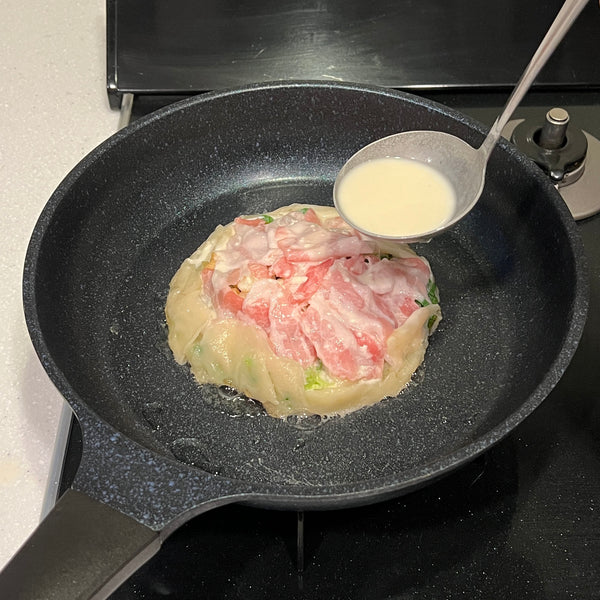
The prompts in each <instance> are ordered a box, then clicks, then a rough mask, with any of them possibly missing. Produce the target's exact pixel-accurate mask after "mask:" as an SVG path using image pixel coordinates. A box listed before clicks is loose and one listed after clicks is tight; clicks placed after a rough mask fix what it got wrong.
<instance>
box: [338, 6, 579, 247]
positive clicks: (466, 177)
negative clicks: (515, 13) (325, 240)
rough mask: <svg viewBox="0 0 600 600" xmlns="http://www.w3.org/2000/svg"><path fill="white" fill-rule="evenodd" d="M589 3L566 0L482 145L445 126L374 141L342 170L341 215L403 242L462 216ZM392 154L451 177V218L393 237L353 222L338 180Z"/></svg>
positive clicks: (427, 234)
mask: <svg viewBox="0 0 600 600" xmlns="http://www.w3.org/2000/svg"><path fill="white" fill-rule="evenodd" d="M586 3H587V0H566V2H565V3H564V4H563V6H562V8H561V9H560V11H559V13H558V15H557V16H556V18H555V20H554V22H553V23H552V25H551V26H550V29H549V30H548V32H547V33H546V35H545V36H544V39H543V40H542V42H541V43H540V45H539V47H538V49H537V50H536V52H535V54H534V55H533V58H532V59H531V61H530V62H529V64H528V65H527V68H526V69H525V71H524V72H523V74H522V75H521V78H520V80H519V82H518V83H517V86H516V87H515V89H514V90H513V92H512V94H511V95H510V97H509V99H508V101H507V103H506V106H505V107H504V110H503V111H502V114H501V115H500V116H499V117H498V118H497V119H496V121H495V123H494V125H493V126H492V128H491V129H490V132H489V133H488V135H487V137H486V138H485V140H484V141H483V143H482V144H481V146H480V147H479V148H477V149H475V148H473V147H472V146H470V145H469V144H468V143H466V142H465V141H463V140H461V139H460V138H458V137H456V136H454V135H451V134H448V133H444V132H441V131H405V132H403V133H398V134H395V135H391V136H388V137H385V138H382V139H380V140H377V141H375V142H372V143H371V144H369V145H368V146H365V147H364V148H362V149H361V150H359V151H358V152H357V153H356V154H354V155H353V156H352V157H351V158H350V159H349V160H348V162H346V164H345V165H344V166H343V167H342V169H341V170H340V172H339V173H338V176H337V178H336V181H335V185H334V189H333V200H334V204H335V206H336V208H337V210H338V212H339V213H340V215H341V216H342V218H344V219H345V220H346V221H347V222H348V223H349V224H350V225H351V226H352V227H354V228H355V229H358V230H359V231H361V232H362V233H365V234H367V235H369V236H371V237H376V238H380V239H388V240H393V241H398V242H402V243H409V242H416V241H425V240H429V239H431V238H432V237H434V236H436V235H438V234H440V233H442V232H444V231H446V230H448V229H449V228H451V227H452V226H453V225H455V224H456V223H457V222H458V221H459V220H460V219H462V218H463V217H464V216H465V215H466V214H467V213H468V212H469V211H470V210H471V209H472V208H473V207H474V206H475V204H476V203H477V200H478V199H479V196H480V195H481V192H482V190H483V186H484V183H485V171H486V166H487V162H488V159H489V157H490V154H491V153H492V150H493V149H494V146H495V145H496V143H497V142H498V139H499V138H500V135H501V133H502V130H503V128H504V126H505V125H506V123H507V122H508V120H509V119H510V117H511V115H512V113H513V112H514V110H515V109H516V107H517V106H518V105H519V103H520V102H521V100H522V99H523V96H524V95H525V93H526V92H527V91H528V89H529V87H530V86H531V84H532V83H533V81H534V79H535V78H536V77H537V75H538V73H539V72H540V70H541V69H542V67H543V66H544V65H545V64H546V61H547V60H548V59H549V58H550V56H551V55H552V53H553V52H554V50H555V49H556V47H557V46H558V44H559V43H560V42H561V40H562V39H563V37H564V35H565V34H566V33H567V31H568V30H569V28H570V27H571V25H572V24H573V22H574V21H575V19H576V18H577V16H578V15H579V13H580V12H581V11H582V10H583V7H584V6H585V4H586ZM390 157H393V158H407V159H412V160H416V161H420V162H422V163H425V164H427V165H429V166H430V167H433V168H434V169H436V170H437V171H438V172H439V173H441V174H442V175H444V176H445V177H446V178H447V179H448V180H449V182H450V183H451V185H452V187H453V188H454V191H455V193H456V203H455V208H454V212H453V214H452V215H451V217H450V219H449V220H446V221H445V222H443V223H442V224H441V225H440V226H438V227H437V228H435V229H432V230H430V231H423V232H419V233H418V234H414V235H410V236H393V235H381V234H378V233H376V232H373V231H369V230H367V229H364V228H363V227H361V224H360V223H358V222H353V221H352V220H350V219H349V218H348V217H347V215H345V214H344V210H343V207H340V202H339V188H340V185H339V184H340V181H341V180H342V179H343V178H344V176H345V175H346V174H348V173H349V171H351V170H352V169H354V168H356V167H357V166H359V165H362V164H363V163H365V162H367V161H371V160H375V159H380V158H390ZM366 201H369V200H366Z"/></svg>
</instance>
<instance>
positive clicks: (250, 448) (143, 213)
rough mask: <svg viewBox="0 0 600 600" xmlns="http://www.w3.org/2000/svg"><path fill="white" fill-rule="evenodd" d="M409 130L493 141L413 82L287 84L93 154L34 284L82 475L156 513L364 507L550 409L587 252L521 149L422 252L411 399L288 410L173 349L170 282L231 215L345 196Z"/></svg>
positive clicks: (29, 287)
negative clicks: (421, 339) (77, 432)
mask: <svg viewBox="0 0 600 600" xmlns="http://www.w3.org/2000/svg"><path fill="white" fill-rule="evenodd" d="M408 129H440V130H443V131H448V132H450V133H454V134H457V135H459V136H460V137H463V138H464V139H466V140H467V141H469V142H471V143H473V144H475V145H478V144H479V143H480V141H481V140H482V139H483V136H484V132H483V131H482V129H481V128H480V127H479V126H478V125H477V124H476V123H474V122H472V121H470V120H469V119H467V118H466V117H463V116H461V115H459V114H457V113H455V112H453V111H451V110H450V109H446V108H444V107H441V106H439V105H436V104H434V103H431V102H429V101H425V100H423V99H418V98H415V97H412V96H409V95H404V94H401V93H396V92H392V91H385V90H381V89H374V88H366V87H362V86H353V85H344V84H339V85H338V84H323V83H310V82H298V83H289V84H287V83H278V84H274V85H260V86H250V87H247V88H243V89H241V90H234V91H227V92H222V93H216V94H208V95H206V96H203V97H198V98H195V99H192V100H189V101H185V102H183V103H180V104H177V105H175V106H172V107H169V108H167V109H165V110H163V111H160V112H159V113H156V114H154V115H152V116H150V117H148V118H146V119H143V120H141V121H139V122H136V123H134V124H133V125H132V126H131V127H130V128H128V129H127V130H124V131H122V132H120V133H118V134H117V135H115V136H114V137H112V138H111V139H110V140H108V141H107V142H106V143H105V144H103V145H102V146H100V147H99V148H98V149H97V150H96V151H94V152H93V153H92V154H91V155H89V156H88V157H87V158H86V159H84V161H83V162H82V163H81V164H80V165H78V167H76V169H75V170H74V171H73V172H72V173H71V174H70V175H69V176H68V177H67V178H66V179H65V181H64V182H63V183H62V184H61V186H60V187H59V189H58V190H57V191H56V193H55V194H54V196H53V197H52V198H51V200H50V201H49V203H48V205H47V207H46V209H45V211H44V213H43V214H42V215H41V217H40V221H39V223H38V225H37V227H36V230H35V232H34V234H33V237H32V241H31V244H30V248H29V252H28V256H27V262H26V268H25V277H24V302H25V309H26V316H27V321H28V325H29V328H30V332H31V336H32V339H33V342H34V345H35V347H36V349H37V351H38V353H39V355H40V357H41V359H42V362H43V363H44V365H45V367H46V369H47V371H48V373H49V374H50V376H51V377H52V379H53V380H54V382H55V383H56V385H57V386H58V387H59V389H60V390H61V392H62V393H63V394H64V395H65V397H66V398H67V400H69V402H70V403H71V404H72V405H73V407H74V408H75V410H76V412H77V413H78V415H79V416H80V418H81V420H82V424H83V430H84V439H85V440H86V449H85V451H84V460H83V462H84V465H83V466H82V469H80V472H79V474H78V477H77V481H76V487H78V488H79V489H82V490H84V491H87V492H88V493H90V494H91V495H93V496H95V497H100V498H101V499H103V500H104V501H106V502H109V503H111V504H113V505H114V506H116V507H118V508H119V509H120V510H123V511H124V512H127V513H129V514H132V515H134V516H136V518H138V519H139V520H142V521H144V522H147V523H148V524H151V525H152V526H158V525H160V524H161V523H163V524H164V523H165V522H167V521H169V520H170V519H172V518H174V517H175V515H176V514H177V512H178V511H181V510H187V509H192V508H193V507H194V506H195V505H196V504H198V505H199V504H201V503H202V502H203V501H205V500H208V499H211V500H214V499H215V498H219V496H222V497H229V496H231V497H234V496H236V494H241V495H242V496H243V498H249V499H250V500H251V501H252V502H255V503H257V504H261V505H264V506H272V507H294V508H301V507H303V508H319V507H323V508H325V507H328V508H329V507H332V506H349V505H352V504H360V503H365V502H371V501H376V500H378V499H383V498H384V497H388V496H390V495H393V494H399V493H403V492H405V491H408V490H409V489H411V488H413V487H415V486H417V485H422V484H423V483H424V482H426V481H428V480H429V479H433V478H434V477H436V476H439V475H441V474H443V473H444V472H446V471H448V470H450V469H452V468H454V467H456V466H458V465H460V464H462V463H463V462H465V461H467V460H469V459H470V458H472V457H474V456H476V455H477V454H478V453H480V452H482V451H484V450H485V449H486V448H488V447H489V446H490V445H492V444H494V443H495V442H496V441H498V440H499V439H501V438H502V437H503V436H505V435H506V434H507V433H508V432H509V431H511V430H512V429H513V428H514V427H515V426H516V425H517V424H518V423H520V422H521V421H522V420H523V419H524V418H525V417H526V416H527V415H528V414H530V413H531V412H532V411H533V410H534V409H535V408H536V407H537V406H538V405H539V403H540V402H541V401H542V400H543V399H544V398H545V397H546V396H547V395H548V393H549V392H550V391H551V390H552V388H553V387H554V385H555V384H556V382H557V381H558V380H559V378H560V376H561V375H562V373H563V371H564V370H565V369H566V367H567V365H568V363H569V361H570V359H571V357H572V355H573V353H574V351H575V348H576V346H577V343H578V340H579V336H580V334H581V330H582V328H583V324H584V321H585V315H586V308H587V283H586V275H585V265H584V264H583V263H584V259H583V253H582V248H581V244H580V241H579V238H578V234H577V231H576V229H575V225H574V223H573V222H572V219H571V217H570V215H569V213H568V211H567V210H566V208H565V206H564V205H563V202H562V200H561V199H560V196H559V195H558V194H557V193H556V192H555V190H554V189H553V188H552V187H551V185H550V184H549V183H547V182H546V181H545V179H544V178H543V177H542V175H541V174H540V172H539V171H538V170H537V168H536V167H534V166H532V164H531V163H530V162H529V161H528V160H526V159H525V158H523V157H522V156H521V155H520V154H519V153H517V152H516V151H515V150H513V149H512V148H511V147H509V146H508V145H507V144H501V145H500V147H498V148H497V149H496V150H495V152H494V154H493V155H492V158H491V161H490V165H489V168H488V178H487V183H486V187H485V190H484V193H483V195H482V198H481V200H480V202H479V204H478V205H477V207H476V208H475V209H474V210H473V211H472V213H471V214H469V215H468V217H467V218H466V219H465V220H464V221H463V222H461V223H460V224H459V225H458V226H457V227H456V228H455V229H454V230H452V231H451V232H448V233H446V234H444V235H442V236H440V237H439V238H436V239H435V240H433V241H432V242H431V243H429V244H425V245H421V246H419V247H417V251H418V252H419V253H421V254H423V255H424V256H426V257H427V258H428V259H429V260H430V262H431V264H432V267H433V270H434V273H435V275H436V278H437V282H438V285H439V288H440V292H441V301H442V309H443V313H444V320H443V321H442V323H441V325H440V327H439V329H438V331H437V332H436V333H435V334H434V336H433V337H432V338H431V343H430V347H429V349H428V352H427V355H426V359H425V363H424V365H423V367H422V368H421V369H420V371H419V373H418V375H417V377H416V380H415V383H414V384H412V385H411V386H410V387H409V388H408V389H407V390H405V391H404V392H403V393H401V394H400V396H399V397H397V398H393V399H386V400H384V401H383V402H381V403H380V404H378V405H376V406H374V407H371V408H367V409H363V410H360V411H357V412H356V413H353V414H351V415H348V416H346V417H344V418H342V419H339V418H338V419H329V420H327V421H324V422H318V420H315V419H307V420H300V421H298V420H295V421H293V422H290V421H282V420H276V419H273V418H271V417H268V416H266V415H265V414H263V413H262V412H261V411H260V409H259V408H258V407H256V406H255V405H253V404H250V403H247V402H246V403H244V402H240V401H238V400H235V399H233V400H232V399H231V398H228V397H226V396H227V394H225V393H224V392H223V391H220V390H216V389H212V388H200V387H199V386H197V385H196V384H195V382H194V381H193V380H192V378H191V376H190V375H189V372H188V370H187V369H186V368H184V367H179V366H178V365H176V364H175V362H174V361H173V359H172V357H171V355H170V353H169V351H168V349H167V346H166V332H165V327H164V317H163V307H164V302H165V299H166V294H167V289H168V284H169V280H170V278H171V276H172V275H173V274H174V273H175V271H176V270H177V268H178V266H179V264H180V263H181V261H182V260H183V259H184V258H185V257H187V256H188V255H189V254H191V253H192V251H193V250H194V249H195V248H196V247H197V246H199V245H200V243H201V242H202V241H203V240H204V239H205V238H206V237H207V235H208V234H209V233H210V232H211V231H212V230H213V229H214V227H215V226H216V225H217V224H219V223H227V222H229V221H231V220H232V219H233V218H234V217H235V216H236V215H238V214H244V213H254V212H263V211H268V210H272V209H274V208H276V207H278V206H281V205H284V204H290V203H292V202H310V203H315V204H332V198H331V193H332V187H333V181H334V179H335V176H336V173H337V171H338V170H339V168H340V167H341V166H342V165H343V163H344V162H345V161H346V160H347V158H348V157H349V156H351V155H352V154H353V153H354V152H355V151H356V150H358V149H359V148H360V147H362V146H364V145H366V144H367V143H369V142H371V141H373V140H375V139H377V138H379V137H383V136H385V135H389V134H391V133H396V132H398V131H403V130H408ZM114 444H117V446H118V447H119V448H120V449H119V450H118V452H117V451H114V450H113V445H114ZM128 453H131V455H129V454H128ZM108 455H111V456H110V457H108ZM138 463H140V464H141V463H146V464H145V466H144V467H140V469H139V470H138V475H135V474H132V472H134V471H135V470H136V466H135V465H136V464H138ZM148 463H151V465H152V467H151V469H150V471H148ZM106 465H109V466H106ZM102 469H104V471H102ZM99 470H100V471H102V472H103V473H105V475H106V474H108V475H106V477H105V476H104V475H102V474H99ZM149 472H151V473H152V475H151V476H149V475H148V473H149ZM174 473H177V475H176V476H175V475H174ZM207 474H208V475H207ZM149 477H150V479H151V481H149V480H148V478H149ZM174 477H176V479H177V481H180V482H182V481H185V482H186V484H185V486H184V487H186V486H187V487H186V490H187V491H185V492H181V490H180V487H181V486H174V485H173V481H174ZM134 480H135V481H138V480H139V481H138V484H135V485H133V481H134ZM144 482H145V483H144ZM196 484H197V485H196ZM128 486H129V488H131V489H130V490H129V491H127V489H128ZM174 487H177V491H178V492H181V494H180V496H181V497H179V496H178V493H174V491H173V490H174ZM133 488H135V489H133ZM203 490H204V491H203ZM208 490H209V491H208ZM203 494H206V495H207V497H202V496H203ZM144 495H148V496H151V497H152V500H151V503H152V505H153V507H154V508H153V509H150V508H148V506H149V505H148V504H144V502H146V501H145V500H144V499H143V496H144ZM134 498H135V500H134ZM148 502H150V501H148ZM140 507H141V508H140Z"/></svg>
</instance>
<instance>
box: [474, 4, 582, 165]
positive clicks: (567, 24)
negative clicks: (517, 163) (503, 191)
mask: <svg viewBox="0 0 600 600" xmlns="http://www.w3.org/2000/svg"><path fill="white" fill-rule="evenodd" d="M587 2H588V0H566V2H565V3H564V4H563V6H562V8H561V9H560V11H559V12H558V15H556V18H555V19H554V22H553V23H552V25H551V26H550V29H548V32H547V33H546V35H545V37H544V39H543V40H542V42H541V44H540V45H539V47H538V49H537V50H536V52H535V54H534V55H533V58H532V59H531V61H530V62H529V64H528V65H527V68H526V69H525V71H523V74H522V75H521V78H520V79H519V81H518V83H517V86H516V87H515V89H514V90H513V92H512V94H511V95H510V97H509V99H508V101H507V102H506V106H505V107H504V110H503V111H502V114H501V115H500V116H499V117H498V118H497V119H496V121H495V122H494V124H493V125H492V128H491V129H490V132H489V133H488V135H487V137H486V138H485V140H484V141H483V144H481V148H480V150H481V151H482V152H483V153H484V155H485V160H486V162H487V160H488V158H489V157H490V154H491V153H492V150H493V149H494V146H495V145H496V143H497V142H498V140H499V139H500V136H501V135H502V130H503V129H504V126H505V125H506V124H507V123H508V120H509V119H510V117H511V116H512V114H513V112H514V111H515V109H516V108H517V106H518V105H519V104H520V103H521V100H522V99H523V96H524V95H525V94H526V93H527V91H528V90H529V88H530V87H531V84H532V83H533V82H534V80H535V78H536V77H537V76H538V73H539V72H540V71H541V70H542V67H543V66H544V65H545V64H546V62H547V61H548V59H549V58H550V56H552V53H553V52H554V50H556V47H557V46H558V44H560V42H561V41H562V39H563V37H564V36H565V34H566V33H567V31H569V29H570V28H571V25H572V24H573V22H574V21H575V19H576V18H577V17H578V16H579V13H580V12H581V11H582V10H583V7H584V6H585V5H586V4H587Z"/></svg>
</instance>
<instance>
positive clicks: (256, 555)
mask: <svg viewBox="0 0 600 600" xmlns="http://www.w3.org/2000/svg"><path fill="white" fill-rule="evenodd" d="M429 96H430V97H433V98H434V99H436V100H438V101H441V102H444V103H446V104H449V105H452V106H454V107H457V108H460V109H461V110H463V111H464V112H467V113H470V114H471V115H472V116H475V117H476V118H478V119H480V120H481V121H483V122H485V123H488V124H491V122H492V121H493V119H494V117H495V115H496V114H497V113H498V111H499V110H500V107H501V105H502V102H503V101H504V95H503V94H499V95H496V94H485V93H478V94H474V93H467V94H455V93H433V94H429ZM173 99H174V98H172V97H166V98H161V97H159V96H154V95H152V96H148V97H143V96H141V97H137V98H136V99H135V101H134V106H133V118H136V117H137V116H141V115H142V114H144V113H146V112H147V111H148V110H154V109H155V108H158V107H159V106H160V105H162V104H164V103H165V102H168V101H172V100H173ZM555 104H561V105H562V106H565V107H566V108H568V109H569V111H570V113H571V118H572V121H573V122H576V123H577V124H578V125H579V126H580V127H582V128H583V129H585V130H587V131H589V132H591V133H592V134H594V135H596V136H600V98H599V97H598V94H597V93H595V92H594V93H592V92H589V93H580V94H574V93H571V94H563V95H560V94H545V93H538V94H530V96H529V97H528V98H527V100H526V102H525V103H524V105H523V106H522V107H521V108H519V111H518V113H517V114H516V117H531V116H534V117H535V116H539V115H540V114H541V115H543V114H544V112H545V111H546V110H547V109H548V108H549V107H551V106H553V105H555ZM579 228H580V231H581V234H582V237H583V240H584V244H585V249H586V254H587V258H588V262H589V271H590V280H591V300H590V310H589V317H588V322H587V325H586V328H585V330H584V334H583V338H582V341H581V343H580V346H579V349H578V351H577V353H576V355H575V357H574V359H573V361H572V363H571V365H570V366H569V368H568V370H567V372H566V374H565V375H564V377H563V378H562V380H561V381H560V382H559V384H558V386H557V387H556V388H555V390H554V391H553V392H552V393H551V394H550V396H549V397H548V398H547V399H546V400H545V401H544V402H543V404H542V405H541V407H540V408H538V409H537V410H536V411H535V412H534V413H533V415H531V416H530V417H529V418H528V419H527V420H526V421H525V422H524V423H522V424H521V425H520V426H519V427H518V428H517V429H515V430H514V431H513V433H512V434H511V435H510V436H509V437H508V438H506V439H505V440H503V441H502V442H501V443H499V444H498V445H496V446H495V447H494V448H492V449H491V450H489V451H488V452H487V453H486V454H484V455H483V456H481V457H479V458H477V459H476V460H474V461H473V462H472V463H470V464H468V465H466V466H465V467H463V468H462V469H460V470H458V471H456V472H455V473H453V474H450V475H448V476H447V477H445V478H444V479H442V480H441V481H438V482H436V483H434V484H432V485H430V486H428V487H426V488H424V489H421V490H418V491H416V492H412V493H410V494H409V495H406V496H403V497H400V498H398V499H395V500H391V501H387V502H384V503H379V504H375V505H372V506H367V507H363V508H355V509H347V510H340V511H328V512H311V513H306V514H305V515H304V520H303V523H304V532H305V533H304V546H303V548H304V550H303V553H304V557H303V559H304V569H303V570H302V571H301V572H299V570H298V568H297V564H298V549H297V520H298V515H297V514H296V513H289V512H278V511H267V510H262V509H256V508H252V507H248V506H240V505H230V506H225V507H222V508H218V509H215V510H212V511H210V512H208V513H205V514H203V515H200V516H198V517H196V518H195V519H193V520H192V521H190V522H188V523H187V524H185V525H184V526H182V527H181V528H180V529H179V530H177V531H176V532H175V533H174V534H173V535H172V536H171V537H170V538H168V539H167V540H166V541H165V543H164V545H163V547H162V548H161V550H160V551H159V553H158V554H157V555H156V556H155V557H154V558H153V559H151V560H150V562H148V563H147V564H146V565H144V566H143V567H142V568H141V569H140V570H139V571H138V572H137V573H135V574H134V575H133V576H132V577H131V578H130V579H129V580H128V581H127V582H126V583H124V584H123V585H122V586H121V587H120V588H119V589H118V590H117V591H116V592H114V593H113V595H112V596H111V598H112V600H130V599H140V600H153V599H159V598H165V597H168V598H182V599H190V598H194V599H196V598H198V599H204V598H207V599H245V600H250V599H253V598H257V599H258V598H274V597H276V598H291V599H306V600H320V599H332V600H334V599H340V600H341V599H346V600H351V599H354V598H356V599H358V598H360V599H365V600H371V599H373V600H384V599H386V600H391V599H398V600H399V599H405V598H406V599H408V598H411V599H413V598H414V599H419V598H458V597H468V598H471V599H484V598H485V599H487V600H490V599H495V598H498V599H499V598H507V597H508V598H532V599H540V600H542V599H543V600H559V599H561V600H562V599H563V598H577V599H592V598H599V597H600V392H599V390H600V369H598V359H599V357H600V316H599V315H600V311H599V310H598V309H599V308H600V216H595V217H591V218H589V219H585V220H583V221H581V222H579ZM77 452H78V431H77V427H76V426H74V429H73V435H72V436H71V442H70V450H69V452H68V454H67V468H66V470H65V474H64V477H63V487H65V486H67V485H68V483H69V478H70V477H72V474H73V470H74V468H76V463H77ZM69 465H70V466H69Z"/></svg>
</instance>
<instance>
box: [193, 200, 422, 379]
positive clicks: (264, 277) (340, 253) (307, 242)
mask: <svg viewBox="0 0 600 600" xmlns="http://www.w3.org/2000/svg"><path fill="white" fill-rule="evenodd" d="M215 258H216V265H215V268H214V270H213V269H207V270H206V271H205V272H204V273H203V280H204V282H205V285H204V290H205V293H207V294H208V295H210V297H211V300H212V301H213V303H214V304H215V305H216V307H217V310H218V311H219V313H220V314H221V315H224V316H227V315H232V314H233V315H234V316H237V317H238V318H242V319H243V320H245V321H247V322H249V323H252V324H254V325H256V326H257V327H260V328H262V329H263V330H264V331H265V333H266V334H267V336H268V338H269V341H270V343H271V345H272V347H273V350H274V352H275V353H276V354H277V355H279V356H283V357H287V358H291V359H293V360H296V361H298V362H300V363H301V364H302V365H303V366H305V367H307V366H310V365H311V364H314V362H315V361H316V360H317V358H318V359H319V360H320V361H321V362H322V364H323V365H324V366H325V367H326V368H327V370H328V371H329V372H330V373H331V374H332V375H335V376H337V377H340V378H342V379H348V380H358V379H372V378H379V377H381V374H382V370H383V365H384V361H385V354H386V347H387V340H388V338H389V336H390V335H391V333H392V332H393V331H394V330H395V329H396V328H397V327H399V326H400V325H402V323H404V321H405V320H406V319H407V318H408V317H409V316H410V314H412V312H414V311H415V310H417V309H418V307H419V306H418V304H417V303H416V302H415V300H416V299H422V298H425V297H426V296H427V290H426V285H427V282H428V280H429V278H430V276H431V272H430V269H429V265H428V264H427V263H426V261H424V260H422V259H420V258H418V257H412V258H402V259H401V258H392V259H387V258H383V259H381V258H380V257H379V256H378V254H377V252H376V249H375V248H374V246H373V243H372V242H370V241H367V240H365V239H363V238H361V237H360V236H359V234H357V233H356V232H355V231H353V230H352V229H350V228H349V227H348V226H347V225H346V224H345V223H344V222H343V221H341V219H337V218H336V219H330V220H329V221H327V222H326V223H321V221H320V220H319V217H318V215H317V214H316V212H315V211H313V210H312V209H309V210H307V211H304V212H303V211H296V212H293V213H288V214H286V215H284V216H283V217H280V218H278V219H274V220H273V221H272V222H271V223H265V220H264V219H262V218H260V219H258V218H257V219H236V223H235V234H234V235H233V236H232V238H231V239H230V240H229V241H228V243H227V246H226V248H225V250H223V251H220V252H216V253H215ZM249 282H250V283H251V285H249Z"/></svg>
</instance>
